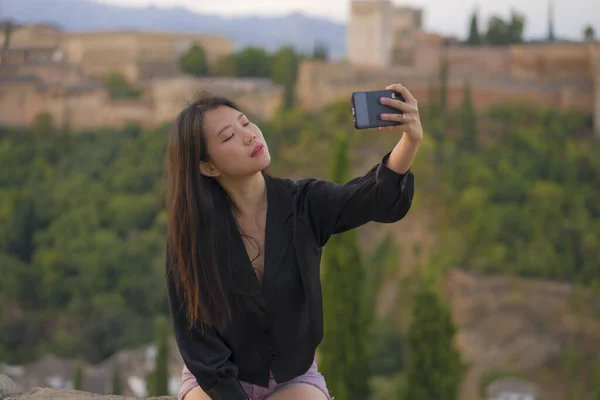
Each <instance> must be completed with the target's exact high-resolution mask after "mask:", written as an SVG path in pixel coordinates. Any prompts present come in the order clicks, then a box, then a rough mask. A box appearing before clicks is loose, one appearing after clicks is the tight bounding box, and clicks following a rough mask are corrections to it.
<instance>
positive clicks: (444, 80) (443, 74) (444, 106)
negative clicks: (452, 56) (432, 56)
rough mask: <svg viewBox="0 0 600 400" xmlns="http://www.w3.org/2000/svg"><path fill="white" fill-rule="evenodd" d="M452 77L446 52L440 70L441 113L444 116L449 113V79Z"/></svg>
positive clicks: (441, 57) (441, 58) (439, 103)
mask: <svg viewBox="0 0 600 400" xmlns="http://www.w3.org/2000/svg"><path fill="white" fill-rule="evenodd" d="M449 76H450V63H449V61H448V54H447V53H446V52H444V53H443V54H442V55H441V56H440V70H439V83H440V90H439V93H438V94H439V96H440V98H439V102H438V106H439V111H440V113H441V114H442V115H445V114H446V112H447V111H448V79H449Z"/></svg>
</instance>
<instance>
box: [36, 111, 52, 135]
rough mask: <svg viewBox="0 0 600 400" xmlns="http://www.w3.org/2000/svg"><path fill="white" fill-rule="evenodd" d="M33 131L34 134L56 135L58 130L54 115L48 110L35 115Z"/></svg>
mask: <svg viewBox="0 0 600 400" xmlns="http://www.w3.org/2000/svg"><path fill="white" fill-rule="evenodd" d="M30 129H31V131H32V133H33V134H34V135H37V136H40V135H55V134H56V133H57V132H58V130H57V129H56V124H55V122H54V117H53V116H52V114H50V113H49V112H48V111H42V112H40V113H39V114H37V115H36V116H35V118H34V119H33V122H32V123H31V128H30Z"/></svg>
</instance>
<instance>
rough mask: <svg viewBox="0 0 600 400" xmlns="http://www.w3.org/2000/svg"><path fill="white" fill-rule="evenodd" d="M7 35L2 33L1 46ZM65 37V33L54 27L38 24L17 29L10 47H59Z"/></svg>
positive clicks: (0, 35)
mask: <svg viewBox="0 0 600 400" xmlns="http://www.w3.org/2000/svg"><path fill="white" fill-rule="evenodd" d="M4 36H5V33H4V32H1V33H0V44H2V43H4ZM63 36H64V32H63V31H62V30H61V29H59V28H57V27H55V26H52V25H44V24H36V25H26V26H24V27H21V28H19V29H15V30H14V31H13V32H12V33H11V35H10V47H11V48H21V47H34V48H35V47H37V48H40V47H57V46H58V45H59V44H60V43H61V41H62V39H63Z"/></svg>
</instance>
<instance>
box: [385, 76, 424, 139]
mask: <svg viewBox="0 0 600 400" xmlns="http://www.w3.org/2000/svg"><path fill="white" fill-rule="evenodd" d="M386 89H387V90H393V91H395V92H397V93H400V94H401V95H402V97H404V99H405V100H406V101H402V100H396V99H392V98H389V97H382V98H381V100H380V101H381V104H385V105H386V106H390V107H393V108H397V109H398V110H401V111H402V114H396V113H392V114H381V116H380V117H381V119H383V120H385V121H396V122H399V123H400V125H394V126H384V127H379V130H382V131H395V132H404V133H405V134H406V136H405V138H406V139H408V140H409V141H411V142H414V143H418V144H420V143H421V142H422V141H423V127H422V126H421V119H420V117H419V108H418V107H417V100H416V99H415V98H414V96H413V95H412V94H411V93H410V92H409V91H408V89H407V88H406V87H404V86H402V85H401V84H399V83H396V84H393V85H389V86H388V87H386Z"/></svg>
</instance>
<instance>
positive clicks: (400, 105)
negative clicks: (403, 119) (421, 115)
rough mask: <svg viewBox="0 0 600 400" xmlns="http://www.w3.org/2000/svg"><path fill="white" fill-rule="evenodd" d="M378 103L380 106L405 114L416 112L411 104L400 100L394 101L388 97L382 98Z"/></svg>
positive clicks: (415, 108)
mask: <svg viewBox="0 0 600 400" xmlns="http://www.w3.org/2000/svg"><path fill="white" fill-rule="evenodd" d="M379 101H380V102H381V104H385V105H386V106H390V107H394V108H397V109H398V110H401V111H404V112H405V113H409V112H414V111H417V107H415V106H414V105H412V104H408V103H406V102H404V101H402V100H394V99H391V98H389V97H382V98H381V99H380V100H379Z"/></svg>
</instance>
